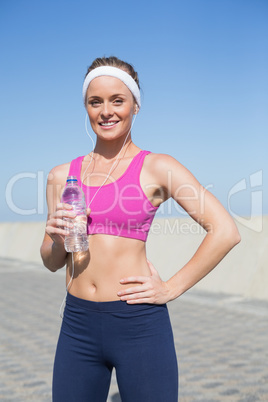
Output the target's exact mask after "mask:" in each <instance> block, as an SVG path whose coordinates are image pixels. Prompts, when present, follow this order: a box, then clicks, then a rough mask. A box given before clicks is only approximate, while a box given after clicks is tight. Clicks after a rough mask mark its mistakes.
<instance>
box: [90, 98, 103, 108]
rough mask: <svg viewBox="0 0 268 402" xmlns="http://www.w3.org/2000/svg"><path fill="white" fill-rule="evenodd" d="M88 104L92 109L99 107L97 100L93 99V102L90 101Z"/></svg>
mask: <svg viewBox="0 0 268 402" xmlns="http://www.w3.org/2000/svg"><path fill="white" fill-rule="evenodd" d="M88 104H89V105H91V106H93V107H97V106H99V105H100V101H99V100H97V99H93V100H90V101H89V102H88Z"/></svg>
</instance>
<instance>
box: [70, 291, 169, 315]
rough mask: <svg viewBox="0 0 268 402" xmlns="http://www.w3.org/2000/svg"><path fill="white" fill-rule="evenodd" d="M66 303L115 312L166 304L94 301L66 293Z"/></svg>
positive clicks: (152, 307)
mask: <svg viewBox="0 0 268 402" xmlns="http://www.w3.org/2000/svg"><path fill="white" fill-rule="evenodd" d="M66 305H73V306H77V307H81V308H83V309H86V310H90V311H102V312H116V311H128V312H129V311H139V310H147V309H158V308H167V305H166V304H150V303H140V304H128V303H127V302H125V301H122V300H115V301H104V302H96V301H91V300H85V299H80V298H79V297H76V296H73V295H71V294H70V293H67V297H66Z"/></svg>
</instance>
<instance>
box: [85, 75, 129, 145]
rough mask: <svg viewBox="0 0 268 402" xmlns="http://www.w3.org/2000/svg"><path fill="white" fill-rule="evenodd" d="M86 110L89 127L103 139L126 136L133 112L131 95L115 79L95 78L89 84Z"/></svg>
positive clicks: (106, 77) (122, 84)
mask: <svg viewBox="0 0 268 402" xmlns="http://www.w3.org/2000/svg"><path fill="white" fill-rule="evenodd" d="M86 108H87V112H88V116H89V120H90V124H91V127H92V129H93V131H94V132H95V133H96V134H97V136H99V137H101V138H103V139H115V138H118V137H120V136H123V135H127V134H128V132H129V130H130V128H131V123H132V117H133V114H134V111H135V102H134V99H133V95H132V93H131V92H130V90H129V89H128V88H127V86H126V85H125V84H124V83H123V82H122V81H120V80H119V79H118V78H115V77H108V76H103V77H97V78H95V79H94V80H93V81H91V83H90V84H89V87H88V90H87V103H86Z"/></svg>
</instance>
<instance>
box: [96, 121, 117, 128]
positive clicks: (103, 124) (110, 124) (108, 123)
mask: <svg viewBox="0 0 268 402" xmlns="http://www.w3.org/2000/svg"><path fill="white" fill-rule="evenodd" d="M118 123H119V120H111V121H102V122H101V123H99V125H100V126H101V127H103V128H111V127H114V126H116V125H117V124H118Z"/></svg>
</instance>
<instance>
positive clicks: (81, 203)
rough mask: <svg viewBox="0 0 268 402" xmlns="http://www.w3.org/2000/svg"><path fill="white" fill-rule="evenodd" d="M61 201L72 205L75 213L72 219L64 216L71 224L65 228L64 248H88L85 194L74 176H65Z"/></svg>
mask: <svg viewBox="0 0 268 402" xmlns="http://www.w3.org/2000/svg"><path fill="white" fill-rule="evenodd" d="M61 202H64V203H66V204H70V205H72V206H73V211H74V212H75V213H76V217H75V218H74V219H70V218H64V220H65V221H68V222H70V223H72V224H73V227H72V228H65V229H66V230H67V231H68V233H69V234H68V235H67V236H65V240H64V247H65V250H66V251H67V252H69V253H71V252H76V251H86V250H88V238H87V215H86V202H85V195H84V193H83V191H82V189H81V188H80V187H79V185H78V183H77V178H76V176H68V177H67V182H66V187H65V189H64V192H63V194H62V197H61Z"/></svg>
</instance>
